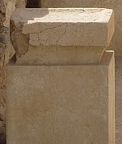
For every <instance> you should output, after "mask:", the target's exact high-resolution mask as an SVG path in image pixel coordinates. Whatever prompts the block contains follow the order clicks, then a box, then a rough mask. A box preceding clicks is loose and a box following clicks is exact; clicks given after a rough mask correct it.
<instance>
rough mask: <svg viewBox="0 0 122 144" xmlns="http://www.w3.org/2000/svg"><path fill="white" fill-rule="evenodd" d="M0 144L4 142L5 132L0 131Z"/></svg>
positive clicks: (4, 143)
mask: <svg viewBox="0 0 122 144" xmlns="http://www.w3.org/2000/svg"><path fill="white" fill-rule="evenodd" d="M0 144H6V136H5V134H2V133H0Z"/></svg>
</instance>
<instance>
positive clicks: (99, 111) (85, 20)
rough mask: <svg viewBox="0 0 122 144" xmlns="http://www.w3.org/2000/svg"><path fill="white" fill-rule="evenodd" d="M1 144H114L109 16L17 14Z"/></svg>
mask: <svg viewBox="0 0 122 144" xmlns="http://www.w3.org/2000/svg"><path fill="white" fill-rule="evenodd" d="M11 26H12V29H11V37H12V42H13V46H14V48H15V49H16V62H15V63H14V64H12V63H11V64H10V65H9V66H8V70H7V75H8V77H7V115H6V117H7V119H6V121H7V144H115V84H114V83H115V79H114V78H115V76H114V52H113V51H106V50H105V49H106V48H107V46H108V45H109V43H110V41H111V38H112V35H113V32H114V15H113V11H112V10H110V9H102V8H101V9H82V8H81V9H17V10H16V11H15V12H14V13H13V15H12V17H11Z"/></svg>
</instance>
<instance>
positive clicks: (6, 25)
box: [0, 0, 26, 144]
mask: <svg viewBox="0 0 122 144" xmlns="http://www.w3.org/2000/svg"><path fill="white" fill-rule="evenodd" d="M25 5H26V0H0V143H1V144H2V143H4V141H5V107H6V102H5V101H6V100H5V99H6V98H5V97H6V91H5V88H6V86H5V79H6V74H5V73H6V68H5V66H6V64H7V63H8V62H9V60H10V59H11V57H12V56H13V55H14V49H13V47H12V45H11V42H10V37H9V36H10V34H9V33H10V15H11V14H12V12H13V11H14V10H15V8H16V7H25Z"/></svg>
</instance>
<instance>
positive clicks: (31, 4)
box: [26, 0, 41, 8]
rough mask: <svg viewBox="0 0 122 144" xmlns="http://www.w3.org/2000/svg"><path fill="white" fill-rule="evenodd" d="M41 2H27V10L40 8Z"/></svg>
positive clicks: (33, 0)
mask: <svg viewBox="0 0 122 144" xmlns="http://www.w3.org/2000/svg"><path fill="white" fill-rule="evenodd" d="M40 7H41V4H40V0H27V5H26V8H40Z"/></svg>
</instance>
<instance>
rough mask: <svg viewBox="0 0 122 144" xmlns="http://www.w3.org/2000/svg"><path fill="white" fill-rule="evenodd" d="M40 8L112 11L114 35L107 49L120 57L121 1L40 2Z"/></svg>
mask: <svg viewBox="0 0 122 144" xmlns="http://www.w3.org/2000/svg"><path fill="white" fill-rule="evenodd" d="M41 6H42V7H93V8H95V7H104V8H111V9H114V12H115V22H116V23H115V25H116V26H115V33H114V37H113V40H112V42H111V45H110V46H109V49H113V50H115V55H116V56H122V40H121V38H122V14H121V13H122V0H76V1H75V0H41Z"/></svg>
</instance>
